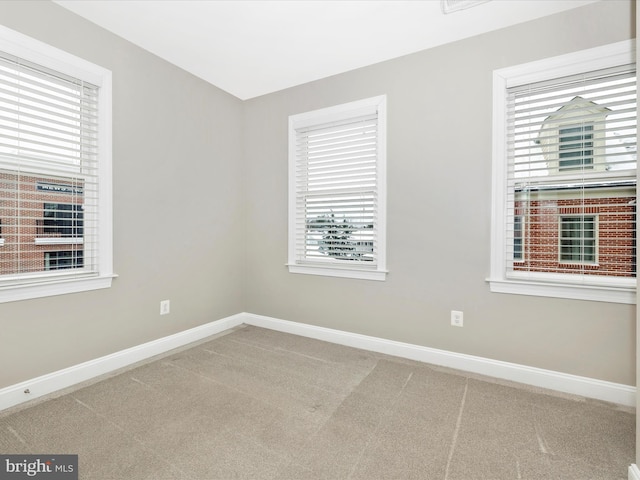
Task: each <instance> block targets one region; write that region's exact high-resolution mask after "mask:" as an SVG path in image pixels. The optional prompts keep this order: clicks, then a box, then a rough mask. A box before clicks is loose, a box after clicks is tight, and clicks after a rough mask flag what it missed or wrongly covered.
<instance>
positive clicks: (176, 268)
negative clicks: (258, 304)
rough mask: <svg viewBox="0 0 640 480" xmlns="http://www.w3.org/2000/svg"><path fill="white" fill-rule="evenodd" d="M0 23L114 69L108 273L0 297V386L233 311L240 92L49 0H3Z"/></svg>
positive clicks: (238, 295)
mask: <svg viewBox="0 0 640 480" xmlns="http://www.w3.org/2000/svg"><path fill="white" fill-rule="evenodd" d="M0 23H1V24H3V25H5V26H6V27H9V28H12V29H14V30H17V31H19V32H22V33H24V34H26V35H29V36H31V37H34V38H36V39H38V40H41V41H44V42H47V43H49V44H51V45H53V46H56V47H58V48H61V49H63V50H66V51H68V52H70V53H73V54H75V55H78V56H80V57H83V58H86V59H87V60H89V61H91V62H94V63H97V64H99V65H102V66H104V67H106V68H108V69H110V70H112V72H113V85H114V86H113V184H114V192H113V193H114V269H115V272H116V273H117V274H119V277H118V278H116V279H115V280H114V282H113V287H112V288H111V289H108V290H100V291H94V292H89V293H80V294H73V295H63V296H59V297H51V298H45V299H39V300H33V301H22V302H14V303H5V304H0V388H1V387H4V386H7V385H12V384H14V383H17V382H20V381H24V380H28V379H30V378H33V377H36V376H39V375H42V374H45V373H49V372H52V371H55V370H58V369H61V368H65V367H69V366H71V365H74V364H77V363H80V362H83V361H87V360H90V359H93V358H96V357H99V356H102V355H106V354H109V353H113V352H116V351H119V350H122V349H124V348H128V347H132V346H135V345H138V344H141V343H144V342H147V341H150V340H154V339H156V338H160V337H163V336H166V335H170V334H172V333H176V332H179V331H181V330H185V329H188V328H191V327H194V326H197V325H200V324H204V323H207V322H210V321H212V320H217V319H219V318H223V317H226V316H228V315H232V314H235V313H238V312H241V311H242V310H243V303H242V291H243V289H242V278H243V277H242V274H243V270H242V260H241V259H242V257H243V253H244V246H243V243H242V242H243V240H242V239H243V235H242V229H243V226H244V223H243V211H242V210H243V209H242V185H243V180H242V158H241V153H242V147H241V132H242V129H241V120H242V119H241V116H242V106H241V102H240V100H238V99H236V98H235V97H232V96H230V95H228V94H226V93H224V92H222V91H221V90H219V89H216V88H215V87H212V86H211V85H210V84H207V83H205V82H203V81H201V80H199V79H197V78H195V77H193V76H191V75H189V74H187V73H185V72H184V71H183V70H180V69H178V68H176V67H174V66H172V65H170V64H168V63H166V62H164V61H162V60H160V59H158V58H157V57H155V56H153V55H151V54H149V53H147V52H145V51H143V50H141V49H139V48H137V47H135V46H133V45H131V44H130V43H128V42H125V41H124V40H122V39H120V38H118V37H116V36H114V35H112V34H110V33H108V32H106V31H104V30H102V29H100V28H98V27H96V26H95V25H94V24H92V23H89V22H87V21H85V20H83V19H81V18H80V17H77V16H75V15H73V14H71V13H70V12H68V11H67V10H65V9H63V8H61V7H59V6H57V5H55V4H53V3H51V2H48V1H46V2H34V1H29V2H24V1H22V2H8V1H2V2H0ZM163 299H170V300H171V313H170V314H169V315H167V316H162V317H161V316H160V315H159V308H160V305H159V304H160V300H163Z"/></svg>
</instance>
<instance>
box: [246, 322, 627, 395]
mask: <svg viewBox="0 0 640 480" xmlns="http://www.w3.org/2000/svg"><path fill="white" fill-rule="evenodd" d="M243 323H245V324H248V325H255V326H257V327H264V328H269V329H271V330H278V331H281V332H286V333H292V334H294V335H300V336H303V337H309V338H315V339H317V340H324V341H326V342H331V343H337V344H340V345H345V346H349V347H354V348H360V349H363V350H370V351H373V352H378V353H384V354H387V355H393V356H396V357H402V358H408V359H411V360H416V361H419V362H425V363H431V364H433V365H439V366H443V367H450V368H455V369H458V370H463V371H466V372H472V373H477V374H481V375H486V376H489V377H494V378H500V379H503V380H510V381H513V382H518V383H524V384H526V385H531V386H535V387H540V388H546V389H550V390H555V391H558V392H564V393H570V394H574V395H580V396H583V397H589V398H594V399H597V400H603V401H606V402H612V403H617V404H619V405H625V406H628V407H635V405H636V388H635V387H632V386H629V385H623V384H619V383H613V382H606V381H603V380H597V379H594V378H588V377H580V376H577V375H570V374H567V373H562V372H555V371H552V370H544V369H542V368H535V367H528V366H526V365H519V364H515V363H509V362H502V361H499V360H492V359H490V358H483V357H476V356H473V355H465V354H462V353H455V352H449V351H446V350H438V349H435V348H429V347H423V346H420V345H413V344H410V343H402V342H396V341H393V340H386V339H384V338H377V337H369V336H367V335H360V334H357V333H350V332H344V331H341V330H333V329H330V328H324V327H317V326H314V325H307V324H304V323H298V322H290V321H286V320H280V319H276V318H271V317H265V316H263V315H254V314H251V313H245V314H243Z"/></svg>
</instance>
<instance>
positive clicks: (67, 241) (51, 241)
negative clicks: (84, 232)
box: [35, 237, 84, 245]
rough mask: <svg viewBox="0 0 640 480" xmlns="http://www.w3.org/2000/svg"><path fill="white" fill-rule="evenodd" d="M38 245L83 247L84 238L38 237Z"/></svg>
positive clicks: (36, 241)
mask: <svg viewBox="0 0 640 480" xmlns="http://www.w3.org/2000/svg"><path fill="white" fill-rule="evenodd" d="M35 243H36V245H82V244H83V243H84V239H83V238H78V237H38V238H36V240H35Z"/></svg>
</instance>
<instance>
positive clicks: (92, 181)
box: [0, 53, 99, 286]
mask: <svg viewBox="0 0 640 480" xmlns="http://www.w3.org/2000/svg"><path fill="white" fill-rule="evenodd" d="M97 148H98V87H97V86H95V85H91V84H88V83H86V82H83V81H81V80H78V79H75V78H72V77H70V76H68V75H65V74H62V73H60V72H57V71H54V70H51V69H48V68H45V67H42V66H39V65H36V64H33V63H30V62H27V61H25V60H21V59H19V58H16V57H14V56H12V55H6V54H1V53H0V238H2V242H1V244H0V286H2V285H15V284H19V283H22V282H24V283H28V282H33V281H34V278H37V279H38V281H40V282H46V281H55V280H60V279H61V278H69V277H78V276H91V275H94V274H97V273H98V264H99V248H98V247H99V245H98V228H97V226H98V222H97V213H98V201H99V199H98V195H99V191H98V190H99V189H98V150H97Z"/></svg>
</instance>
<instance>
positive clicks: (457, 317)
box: [451, 310, 464, 327]
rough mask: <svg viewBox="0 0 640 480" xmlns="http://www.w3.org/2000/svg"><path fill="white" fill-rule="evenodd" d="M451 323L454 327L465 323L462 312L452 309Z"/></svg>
mask: <svg viewBox="0 0 640 480" xmlns="http://www.w3.org/2000/svg"><path fill="white" fill-rule="evenodd" d="M451 325H453V326H454V327H462V326H463V325H464V322H463V314H462V312H460V311H458V310H451Z"/></svg>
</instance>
